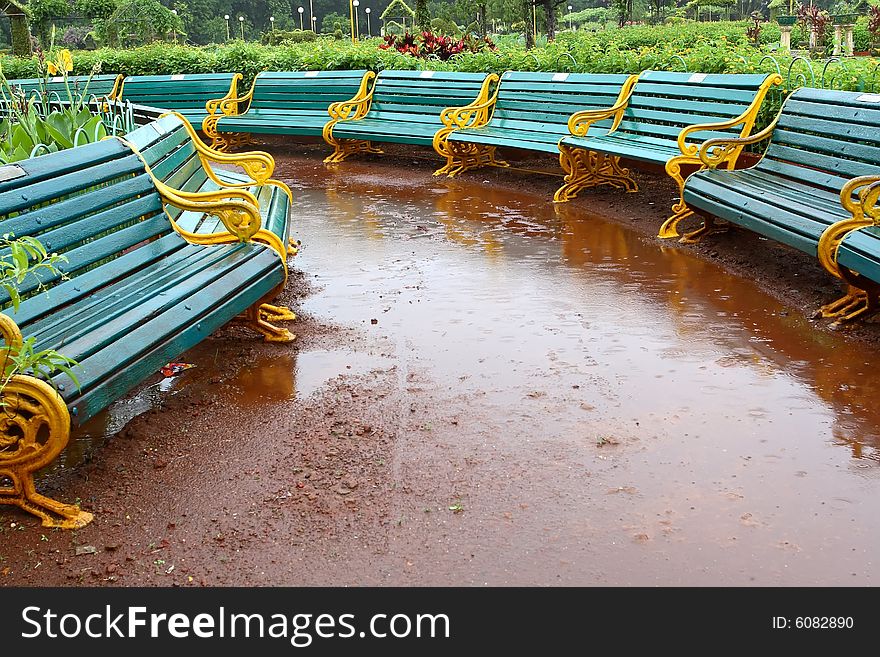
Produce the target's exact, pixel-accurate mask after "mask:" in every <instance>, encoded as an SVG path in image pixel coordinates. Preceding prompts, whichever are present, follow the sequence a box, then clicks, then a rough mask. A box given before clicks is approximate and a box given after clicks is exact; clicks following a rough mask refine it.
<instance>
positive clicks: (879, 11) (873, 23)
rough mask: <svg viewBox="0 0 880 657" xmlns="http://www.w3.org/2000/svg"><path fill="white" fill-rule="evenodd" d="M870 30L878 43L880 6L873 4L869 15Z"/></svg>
mask: <svg viewBox="0 0 880 657" xmlns="http://www.w3.org/2000/svg"><path fill="white" fill-rule="evenodd" d="M868 32H869V33H870V34H871V38H872V39H873V41H874V43H875V44H876V43H877V42H878V40H880V6H878V5H873V6H872V7H871V11H870V13H869V15H868Z"/></svg>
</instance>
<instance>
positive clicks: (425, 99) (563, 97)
mask: <svg viewBox="0 0 880 657" xmlns="http://www.w3.org/2000/svg"><path fill="white" fill-rule="evenodd" d="M780 83H781V78H780V77H779V76H778V75H772V74H771V75H706V74H700V73H670V72H663V71H645V72H643V73H642V74H641V75H638V76H635V75H632V76H627V75H614V74H579V73H530V72H518V71H508V72H506V73H504V74H503V75H502V76H501V77H500V78H498V77H497V76H495V75H492V74H489V75H487V74H483V73H449V72H433V71H390V70H387V71H382V72H381V73H379V74H378V76H376V75H374V74H373V73H371V72H367V71H309V72H295V73H277V72H268V73H261V74H259V75H258V76H257V77H256V79H255V80H254V82H253V85H252V86H251V89H250V91H249V92H248V94H246V95H245V96H243V97H241V98H227V99H224V101H223V102H220V103H219V104H216V105H215V106H214V110H215V112H214V114H212V116H210V117H208V119H206V121H205V123H204V124H203V127H204V130H205V132H206V133H207V134H208V135H209V136H211V137H212V139H213V140H214V141H213V143H214V144H215V145H217V146H219V147H220V148H226V147H228V146H230V145H232V144H233V143H234V141H235V135H242V134H250V133H270V134H281V135H309V136H317V135H318V134H321V135H322V136H323V137H324V139H325V140H326V141H327V143H328V144H330V145H331V146H333V148H334V151H333V153H332V154H331V155H330V156H328V157H327V159H326V160H325V161H326V162H329V163H335V162H340V161H342V160H344V159H346V158H347V157H349V156H351V155H353V154H355V153H361V152H381V151H380V150H379V149H378V148H377V147H376V146H375V145H374V144H375V143H376V142H393V143H403V144H415V145H428V144H430V145H432V146H433V148H434V149H435V150H436V152H437V153H438V154H440V155H441V156H442V157H444V158H445V159H446V164H445V165H444V166H443V167H441V168H440V169H438V170H437V172H436V173H437V174H438V175H442V174H446V175H450V176H454V175H458V174H460V173H462V172H464V171H467V170H469V169H474V168H478V167H482V166H502V167H503V166H508V165H507V163H506V162H504V161H503V160H502V159H500V158H499V156H498V154H497V151H498V149H507V148H512V149H525V150H529V151H534V152H539V153H553V154H557V155H558V157H559V162H560V164H561V166H562V169H563V170H564V171H565V174H566V175H565V181H564V184H563V185H562V187H560V188H559V190H558V191H557V192H556V195H555V197H554V200H555V201H557V202H564V201H568V200H570V199H572V198H574V197H576V196H577V195H578V194H579V193H580V192H581V191H582V190H584V189H587V188H590V187H596V186H600V185H608V186H611V187H616V188H620V189H624V190H626V191H636V190H637V189H638V187H637V184H636V182H635V180H633V178H632V176H631V175H630V172H629V170H628V169H627V168H625V167H624V163H630V164H635V165H649V166H650V165H654V166H661V167H663V169H664V170H665V171H666V173H667V174H668V175H669V176H670V177H671V178H672V180H673V181H674V182H675V183H676V185H677V187H678V189H679V195H678V198H677V199H676V202H675V204H674V205H673V207H672V214H671V216H670V217H669V218H668V219H667V220H666V222H664V224H663V225H662V226H661V227H660V231H659V235H660V237H663V238H671V237H678V236H679V233H678V225H679V223H680V222H681V221H682V220H683V219H686V218H688V217H690V216H692V215H694V214H695V213H697V214H699V215H700V216H701V217H702V218H703V222H702V225H701V227H700V228H699V229H697V230H694V231H692V232H690V233H688V234H686V235H684V236H683V237H682V238H681V240H682V241H685V242H690V241H695V240H697V239H699V238H700V237H702V236H703V235H705V234H707V233H709V232H713V231H715V230H716V229H717V228H718V222H717V219H722V220H724V221H725V222H726V223H730V224H736V225H738V226H742V227H745V228H748V229H749V230H752V231H755V232H757V233H760V234H762V235H764V236H766V237H769V238H771V239H775V240H778V241H780V242H782V243H785V244H788V245H790V246H792V247H794V248H797V249H799V250H801V251H804V252H806V253H809V254H811V255H814V256H816V257H817V258H818V259H819V261H820V262H821V263H822V265H823V266H824V267H825V268H826V269H827V270H828V271H829V272H831V273H832V274H833V275H835V276H836V277H838V278H840V279H841V280H843V281H844V282H846V283H847V284H849V286H850V291H849V292H848V293H847V295H846V296H844V297H843V298H842V299H840V300H838V301H836V302H834V303H831V304H828V305H827V306H824V307H823V308H822V309H821V314H822V315H823V316H825V317H833V318H836V319H838V320H841V321H846V320H850V319H853V318H855V317H858V316H862V315H867V314H870V313H873V312H874V311H875V310H877V309H878V307H880V301H878V294H880V227H877V226H876V225H875V224H878V223H880V209H878V196H880V137H878V135H880V130H878V129H880V96H878V95H875V94H861V93H852V92H841V91H828V90H818V89H810V88H803V89H800V90H798V91H796V92H795V93H793V94H792V95H791V96H790V97H789V98H788V99H787V101H786V102H785V103H784V105H783V107H782V110H781V112H780V113H779V115H778V117H777V118H776V119H775V120H773V121H772V123H771V124H770V125H769V127H767V128H766V129H764V130H762V131H761V132H759V133H756V134H752V129H753V127H754V126H755V123H756V120H757V118H758V114H759V112H760V110H761V107H762V102H763V101H764V99H765V97H766V95H767V93H768V92H769V91H770V89H771V88H772V87H774V86H776V85H779V84H780ZM324 109H326V114H324V115H322V111H323V110H324ZM767 140H769V147H768V148H767V150H766V153H765V154H764V155H763V157H762V158H761V159H760V161H759V162H758V163H757V164H756V165H754V166H752V167H751V168H748V169H738V168H737V167H738V165H739V160H740V156H741V154H742V152H743V150H744V149H745V148H746V147H747V146H750V145H753V144H758V143H763V142H765V141H767Z"/></svg>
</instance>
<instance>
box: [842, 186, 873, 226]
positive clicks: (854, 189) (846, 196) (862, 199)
mask: <svg viewBox="0 0 880 657" xmlns="http://www.w3.org/2000/svg"><path fill="white" fill-rule="evenodd" d="M856 193H857V194H858V200H853V194H856ZM878 196H880V176H859V177H858V178H853V179H852V180H850V181H849V182H847V183H846V184H845V185H844V186H843V187H842V188H841V190H840V204H841V205H842V206H843V207H844V209H846V210H847V211H848V212H851V213H852V214H853V215H854V216H857V215H859V214H861V215H862V216H870V217H873V218H874V223H877V220H878V219H877V218H876V217H875V215H876V214H877V207H876V206H877V199H878Z"/></svg>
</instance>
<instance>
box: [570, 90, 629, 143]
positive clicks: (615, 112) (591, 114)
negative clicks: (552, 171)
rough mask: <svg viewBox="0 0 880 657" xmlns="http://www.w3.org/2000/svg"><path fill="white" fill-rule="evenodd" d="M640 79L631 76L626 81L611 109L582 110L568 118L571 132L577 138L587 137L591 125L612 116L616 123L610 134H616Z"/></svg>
mask: <svg viewBox="0 0 880 657" xmlns="http://www.w3.org/2000/svg"><path fill="white" fill-rule="evenodd" d="M638 79H639V76H638V75H631V76H629V77H628V78H627V79H626V82H624V83H623V86H622V87H621V88H620V93H619V94H618V96H617V100H616V101H615V102H614V105H612V106H611V107H608V108H606V109H600V110H582V111H580V112H575V113H574V114H572V115H571V116H570V117H569V118H568V130H569V132H571V134H572V135H574V136H575V137H586V136H587V133H588V132H589V130H590V126H591V125H593V124H594V123H595V122H596V121H601V120H602V119H609V118H611V117H612V116H613V117H614V123H613V124H612V125H611V128H610V130H609V131H608V132H614V131H615V130H617V126H618V125H620V121H621V119H622V118H623V111H624V110H625V109H626V106H627V105H628V104H629V98H630V96H632V92H633V87H634V86H635V84H636V82H637V81H638Z"/></svg>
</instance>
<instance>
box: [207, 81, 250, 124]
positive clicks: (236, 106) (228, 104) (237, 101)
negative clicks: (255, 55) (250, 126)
mask: <svg viewBox="0 0 880 657" xmlns="http://www.w3.org/2000/svg"><path fill="white" fill-rule="evenodd" d="M256 85H257V78H256V77H255V78H254V81H253V82H252V83H251V88H250V90H249V91H248V92H247V93H246V94H245V95H244V96H238V97H234V96H233V97H226V98H221V99H220V101H219V102H218V103H217V108H218V109H219V110H220V111H221V112H222V113H223V114H225V115H226V116H236V115H238V114H243V113H244V112H241V111H240V107H241V103H245V102H246V103H248V107H247V108H245V110H244V111H245V112H247V111H248V109H250V101H251V100H252V99H253V97H254V87H255V86H256ZM236 87H237V85H236ZM230 91H231V90H230ZM209 102H212V101H209ZM206 108H207V106H206ZM207 109H208V111H209V112H210V111H211V110H210V108H207ZM211 113H212V114H214V112H211Z"/></svg>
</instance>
